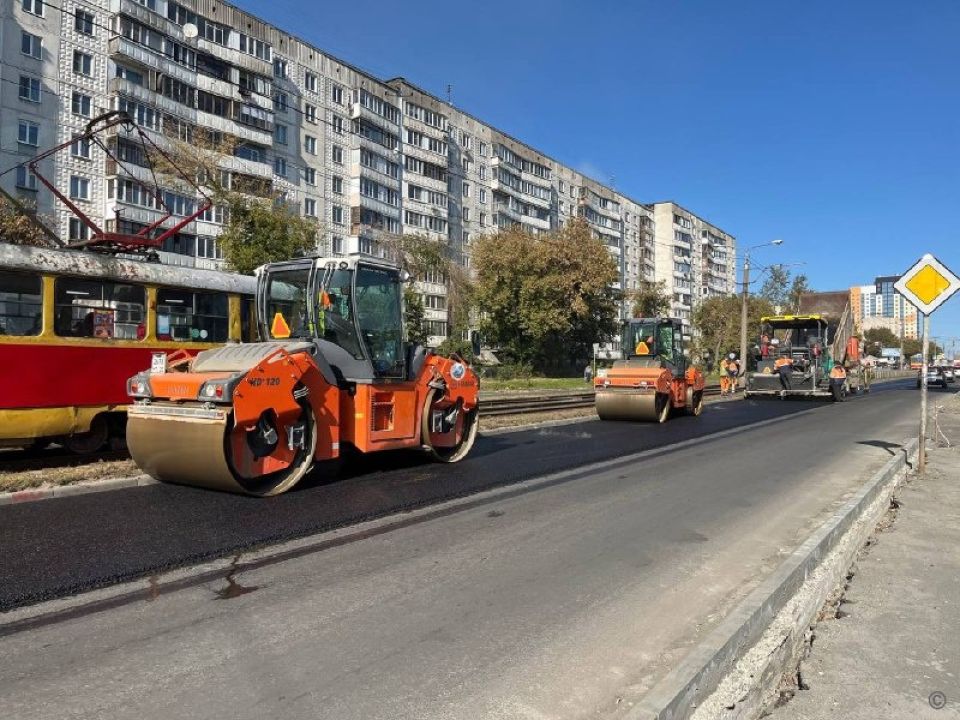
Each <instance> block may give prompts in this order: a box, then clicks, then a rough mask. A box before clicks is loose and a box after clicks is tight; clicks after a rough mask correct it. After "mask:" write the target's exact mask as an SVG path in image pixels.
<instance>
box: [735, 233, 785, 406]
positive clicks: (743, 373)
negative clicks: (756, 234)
mask: <svg viewBox="0 0 960 720" xmlns="http://www.w3.org/2000/svg"><path fill="white" fill-rule="evenodd" d="M767 245H783V240H771V241H770V242H765V243H760V244H759V245H753V246H752V247H748V248H747V249H746V250H744V251H743V296H742V298H741V301H740V377H739V380H738V382H737V384H738V385H739V387H740V388H743V387H745V386H746V384H747V305H748V301H749V299H750V251H751V250H756V249H757V248H762V247H766V246H767Z"/></svg>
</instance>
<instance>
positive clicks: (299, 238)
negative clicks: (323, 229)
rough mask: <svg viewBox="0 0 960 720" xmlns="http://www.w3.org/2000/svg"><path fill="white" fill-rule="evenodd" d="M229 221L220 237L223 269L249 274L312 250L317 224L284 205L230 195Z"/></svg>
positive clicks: (315, 239)
mask: <svg viewBox="0 0 960 720" xmlns="http://www.w3.org/2000/svg"><path fill="white" fill-rule="evenodd" d="M227 210H228V212H229V214H230V219H229V222H227V223H226V225H224V228H223V232H222V233H221V234H220V238H219V240H220V245H221V247H222V248H223V256H224V259H225V260H226V263H227V266H228V267H229V268H230V269H231V270H233V271H234V272H238V273H241V274H244V275H249V274H251V273H252V272H253V271H254V269H255V268H257V267H259V266H260V265H263V264H264V263H268V262H276V261H278V260H289V259H290V258H294V257H297V256H298V255H303V254H304V253H307V252H310V251H312V250H314V249H315V248H316V245H317V225H316V223H314V222H313V221H311V220H308V219H307V218H302V217H300V216H299V215H298V214H297V213H296V212H295V211H294V210H293V209H291V208H290V207H289V206H288V205H286V204H278V203H274V202H271V201H269V200H258V199H254V198H247V197H242V196H231V197H230V199H229V204H228V205H227Z"/></svg>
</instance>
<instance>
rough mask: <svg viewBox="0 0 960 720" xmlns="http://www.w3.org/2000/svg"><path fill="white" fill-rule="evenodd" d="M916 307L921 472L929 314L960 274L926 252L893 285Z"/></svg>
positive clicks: (922, 465)
mask: <svg viewBox="0 0 960 720" xmlns="http://www.w3.org/2000/svg"><path fill="white" fill-rule="evenodd" d="M893 287H894V288H895V289H896V290H897V292H899V293H900V294H901V295H903V297H904V298H906V299H907V301H909V302H910V303H911V304H912V305H914V306H915V307H916V308H917V310H919V311H920V312H922V313H923V341H922V342H923V348H922V351H921V352H922V358H923V363H922V365H921V368H920V447H919V449H918V452H917V465H918V466H919V470H920V472H921V473H922V472H924V471H925V470H926V468H927V368H928V367H929V364H930V315H932V314H933V313H934V312H935V311H936V310H937V308H939V307H940V306H941V305H943V304H944V303H945V302H946V301H947V300H949V299H950V297H952V296H953V294H954V293H955V292H957V290H960V278H958V277H957V276H956V275H954V274H953V273H952V272H950V270H948V269H947V266H946V265H944V264H943V263H942V262H940V261H939V260H937V259H936V258H935V257H934V256H933V255H931V254H930V253H927V254H926V255H924V256H923V257H922V258H920V259H919V260H918V261H917V262H916V263H915V264H914V266H913V267H911V268H910V269H909V270H907V271H906V272H905V273H904V274H903V276H902V277H901V278H900V279H899V280H898V281H897V282H896V283H895V284H894V286H893Z"/></svg>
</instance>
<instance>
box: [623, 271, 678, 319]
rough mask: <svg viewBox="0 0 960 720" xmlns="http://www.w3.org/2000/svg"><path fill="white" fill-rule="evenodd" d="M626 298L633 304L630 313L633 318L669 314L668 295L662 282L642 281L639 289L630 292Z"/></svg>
mask: <svg viewBox="0 0 960 720" xmlns="http://www.w3.org/2000/svg"><path fill="white" fill-rule="evenodd" d="M627 297H628V299H630V300H631V301H632V302H633V307H632V311H631V312H632V314H633V317H635V318H649V317H658V316H661V315H667V314H668V313H669V312H670V295H669V294H668V293H667V291H666V283H665V282H664V281H663V280H660V281H658V282H649V281H643V282H641V283H640V287H639V288H637V289H636V290H632V291H630V293H628V295H627Z"/></svg>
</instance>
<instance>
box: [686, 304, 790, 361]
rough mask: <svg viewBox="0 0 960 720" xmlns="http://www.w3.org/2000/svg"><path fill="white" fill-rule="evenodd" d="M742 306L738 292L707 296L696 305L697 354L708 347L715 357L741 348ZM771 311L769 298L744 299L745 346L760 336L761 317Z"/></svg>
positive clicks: (694, 312)
mask: <svg viewBox="0 0 960 720" xmlns="http://www.w3.org/2000/svg"><path fill="white" fill-rule="evenodd" d="M741 310H742V298H741V297H740V296H739V295H722V296H716V297H710V298H707V299H706V300H704V301H703V302H701V303H700V304H698V305H697V306H696V308H695V309H694V311H693V317H692V324H693V327H694V329H695V331H696V335H697V350H699V354H701V355H703V353H704V352H705V351H709V353H710V356H711V357H712V358H714V360H715V361H716V360H719V358H720V357H722V356H723V355H726V354H727V353H728V352H736V353H739V352H740V316H741ZM773 313H774V310H773V305H772V304H771V303H770V301H769V300H768V299H766V298H763V297H759V296H757V295H751V296H750V298H749V300H748V302H747V346H748V347H753V346H754V345H755V344H756V342H757V339H758V338H759V337H760V318H762V317H764V316H765V315H773ZM748 354H749V351H748Z"/></svg>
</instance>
